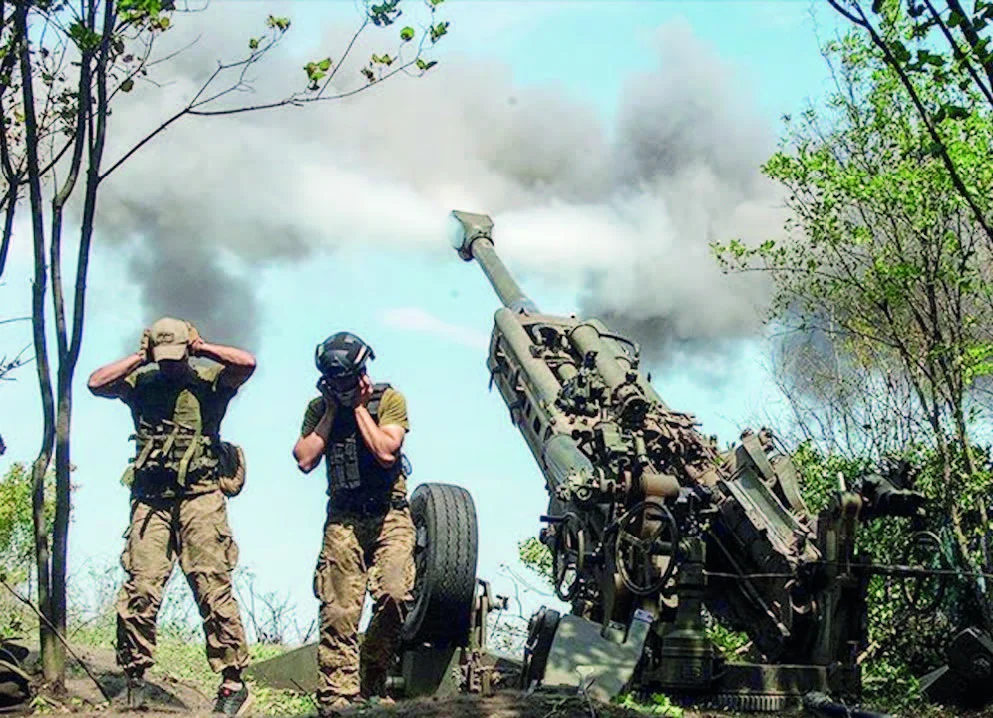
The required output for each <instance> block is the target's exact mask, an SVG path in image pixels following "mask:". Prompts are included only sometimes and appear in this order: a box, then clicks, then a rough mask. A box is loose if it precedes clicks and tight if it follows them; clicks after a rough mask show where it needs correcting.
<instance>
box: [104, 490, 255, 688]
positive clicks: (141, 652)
mask: <svg viewBox="0 0 993 718" xmlns="http://www.w3.org/2000/svg"><path fill="white" fill-rule="evenodd" d="M125 539H126V541H125V546H124V552H123V553H122V554H121V565H122V566H123V568H124V570H125V571H126V572H127V574H128V578H127V581H125V583H124V585H123V586H122V587H121V590H120V593H119V594H118V598H117V660H118V663H119V665H120V666H121V668H123V669H124V671H125V672H127V673H132V674H133V673H139V672H141V671H142V670H144V669H145V668H147V667H148V666H151V665H152V663H153V656H152V654H153V651H154V648H155V619H156V616H157V615H158V611H159V607H160V606H161V605H162V592H163V590H164V588H165V584H166V581H168V580H169V576H170V575H171V574H172V570H173V567H174V566H175V564H176V559H177V558H178V559H179V565H180V568H181V569H182V571H183V573H184V574H185V575H186V579H187V581H188V582H189V584H190V588H191V589H192V590H193V597H194V598H195V599H196V602H197V606H198V607H199V609H200V616H201V617H202V618H203V630H204V634H205V635H206V638H207V660H208V662H209V663H210V667H211V669H212V670H214V671H215V672H218V673H219V672H221V671H222V670H223V669H225V668H244V667H245V666H246V665H248V647H247V641H246V640H245V631H244V628H243V627H242V623H241V615H240V613H239V610H238V603H237V601H236V600H235V598H234V595H233V593H232V586H231V572H232V570H233V569H234V567H235V565H237V563H238V545H237V544H236V543H235V541H234V537H233V536H232V534H231V528H230V526H229V525H228V517H227V508H226V505H225V500H224V496H223V495H222V494H221V492H220V491H213V492H212V493H209V494H200V495H198V496H193V497H188V498H185V499H159V500H141V499H137V500H134V501H132V503H131V525H130V526H129V528H128V529H127V531H126V532H125Z"/></svg>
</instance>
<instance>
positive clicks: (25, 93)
mask: <svg viewBox="0 0 993 718" xmlns="http://www.w3.org/2000/svg"><path fill="white" fill-rule="evenodd" d="M28 9H29V3H21V4H20V5H18V6H17V10H16V12H15V14H14V21H15V24H16V26H17V32H18V35H19V37H20V47H19V48H18V50H19V52H18V55H19V61H20V70H21V94H22V98H23V100H24V139H25V150H26V155H27V176H28V194H29V197H30V202H31V230H32V239H33V249H34V281H33V283H32V287H31V324H32V328H33V337H34V350H35V366H36V368H37V372H38V392H39V394H40V395H41V404H42V417H43V422H44V423H43V426H42V435H41V448H40V449H39V450H38V456H37V458H36V459H35V462H34V466H33V467H32V472H31V477H32V480H33V483H34V486H33V488H34V491H33V493H32V497H31V505H32V519H33V523H34V539H35V559H36V566H37V571H38V607H39V610H40V611H41V613H42V616H43V618H42V620H41V621H40V622H39V643H40V647H41V661H42V671H43V676H44V679H45V680H46V681H50V682H55V683H57V684H61V681H62V679H63V677H64V669H65V661H64V660H63V661H62V662H61V663H60V662H59V655H60V654H59V649H58V648H57V645H58V640H57V639H56V637H55V634H54V633H53V631H52V626H51V625H49V622H51V618H52V610H51V609H52V606H51V583H50V582H51V573H50V564H49V546H48V526H47V522H46V521H45V474H46V472H47V471H48V466H49V464H50V463H51V460H52V446H53V443H54V439H55V425H54V424H55V419H54V416H55V407H54V401H53V399H52V379H51V373H50V367H49V363H48V337H47V335H46V331H45V295H46V279H47V267H46V266H45V226H44V221H43V217H44V208H43V204H42V191H41V168H40V165H39V162H38V122H37V117H36V116H35V105H34V88H33V84H32V76H31V70H32V68H31V55H30V48H29V47H28V27H27V23H28ZM45 619H48V620H47V621H46V620H45Z"/></svg>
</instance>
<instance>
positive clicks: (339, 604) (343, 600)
mask: <svg viewBox="0 0 993 718" xmlns="http://www.w3.org/2000/svg"><path fill="white" fill-rule="evenodd" d="M413 587H414V522H413V521H412V520H411V518H410V509H409V508H405V509H399V510H398V509H391V510H390V512H389V513H388V514H386V516H385V517H383V516H379V517H358V516H329V517H328V521H327V523H325V525H324V545H323V547H322V548H321V554H320V557H319V558H318V559H317V571H316V572H315V575H314V595H315V596H316V597H317V598H318V600H319V601H320V602H321V608H320V630H321V635H320V644H319V645H318V648H317V664H318V670H319V672H320V684H319V688H318V690H317V700H318V703H320V704H321V705H326V706H334V705H339V704H341V703H343V702H344V701H351V700H355V699H356V698H357V697H358V696H360V695H361V696H364V697H369V696H385V695H386V673H387V671H388V670H389V667H390V663H391V661H392V660H393V658H394V656H395V654H396V650H397V645H398V643H399V640H400V629H401V627H402V625H403V620H404V618H405V617H406V615H407V611H408V610H409V602H410V601H411V600H412V599H413V595H412V593H411V590H412V589H413ZM367 588H368V590H369V593H370V594H371V595H372V600H373V615H372V619H371V621H370V623H369V627H368V628H367V629H366V633H365V636H364V638H363V641H362V649H361V654H360V651H359V640H358V630H359V620H360V618H361V617H362V605H363V603H364V602H365V594H366V589H367Z"/></svg>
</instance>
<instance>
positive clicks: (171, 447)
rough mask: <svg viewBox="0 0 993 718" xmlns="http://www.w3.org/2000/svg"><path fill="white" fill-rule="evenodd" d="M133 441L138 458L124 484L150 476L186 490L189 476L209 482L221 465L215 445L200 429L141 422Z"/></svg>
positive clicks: (163, 422)
mask: <svg viewBox="0 0 993 718" xmlns="http://www.w3.org/2000/svg"><path fill="white" fill-rule="evenodd" d="M131 438H132V439H135V440H136V442H137V445H136V451H137V456H136V457H135V459H134V461H133V462H131V465H130V466H129V467H128V469H127V470H125V472H124V476H123V477H122V482H123V481H127V480H131V481H132V482H133V478H134V477H136V476H137V475H138V474H139V473H146V472H148V473H151V474H156V475H160V476H162V475H164V476H168V477H170V478H172V479H174V480H175V482H176V483H177V484H178V485H179V486H181V487H185V486H186V485H187V483H188V482H187V477H188V476H192V477H194V478H195V479H197V480H199V479H202V478H206V477H208V476H210V475H211V474H212V473H213V472H214V471H215V470H216V468H217V465H218V458H217V456H216V455H215V452H214V450H213V449H214V448H216V444H215V442H214V441H213V440H212V439H211V437H209V436H204V435H203V434H201V433H200V429H199V428H193V427H189V426H186V425H184V424H180V423H178V422H174V421H168V420H163V421H162V422H160V423H157V424H150V423H148V422H145V421H142V422H141V423H140V425H139V427H138V431H137V432H135V433H134V434H132V435H131ZM129 473H130V477H129Z"/></svg>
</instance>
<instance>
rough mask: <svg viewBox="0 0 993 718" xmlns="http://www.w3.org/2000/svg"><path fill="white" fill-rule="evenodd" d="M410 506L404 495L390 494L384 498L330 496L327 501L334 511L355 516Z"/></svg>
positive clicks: (382, 512) (376, 514)
mask: <svg viewBox="0 0 993 718" xmlns="http://www.w3.org/2000/svg"><path fill="white" fill-rule="evenodd" d="M408 506H410V502H408V501H407V499H406V497H404V496H390V497H388V498H386V499H383V498H380V497H378V496H373V497H370V498H366V499H358V498H353V497H350V496H342V495H340V494H339V495H338V496H332V497H331V500H330V501H329V502H328V508H329V509H330V510H332V511H333V512H334V513H347V514H355V515H356V516H380V515H385V514H386V513H387V512H388V511H389V510H390V509H394V510H396V511H400V510H402V509H405V508H407V507H408Z"/></svg>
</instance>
